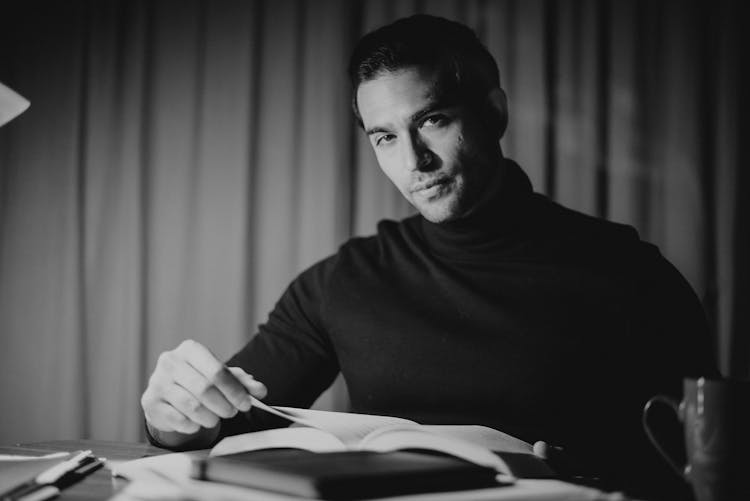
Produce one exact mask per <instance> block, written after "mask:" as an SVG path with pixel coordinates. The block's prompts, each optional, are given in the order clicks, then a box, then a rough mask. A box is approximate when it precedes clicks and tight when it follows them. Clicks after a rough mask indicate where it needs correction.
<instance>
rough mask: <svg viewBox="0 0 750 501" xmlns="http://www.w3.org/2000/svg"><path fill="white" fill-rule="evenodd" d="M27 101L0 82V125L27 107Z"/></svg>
mask: <svg viewBox="0 0 750 501" xmlns="http://www.w3.org/2000/svg"><path fill="white" fill-rule="evenodd" d="M29 104H31V103H29V101H28V100H26V99H24V98H23V97H22V96H21V95H19V94H18V93H16V92H15V91H13V90H12V89H9V88H8V87H6V86H5V85H3V84H2V83H0V125H3V124H5V123H7V122H10V121H11V120H12V119H14V118H15V117H17V116H18V115H20V114H21V113H23V112H24V110H26V108H28V107H29Z"/></svg>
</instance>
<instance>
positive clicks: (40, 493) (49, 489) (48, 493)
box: [16, 485, 60, 501]
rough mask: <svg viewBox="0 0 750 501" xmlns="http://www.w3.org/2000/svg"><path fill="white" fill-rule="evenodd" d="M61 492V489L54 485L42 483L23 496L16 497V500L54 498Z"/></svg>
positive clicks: (30, 500)
mask: <svg viewBox="0 0 750 501" xmlns="http://www.w3.org/2000/svg"><path fill="white" fill-rule="evenodd" d="M59 494H60V489H58V488H57V487H55V486H54V485H42V486H40V487H39V488H38V489H35V490H33V491H31V492H27V493H26V494H24V495H23V496H20V497H18V498H16V501H45V500H47V499H52V498H53V497H55V496H58V495H59Z"/></svg>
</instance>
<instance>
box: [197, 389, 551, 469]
mask: <svg viewBox="0 0 750 501" xmlns="http://www.w3.org/2000/svg"><path fill="white" fill-rule="evenodd" d="M254 405H255V406H256V407H257V408H258V409H261V410H264V411H266V412H269V413H271V414H274V415H276V416H279V417H282V418H284V419H287V420H289V421H291V422H292V423H293V425H292V427H291V428H281V429H273V430H265V431H258V432H253V433H245V434H242V435H235V436H231V437H227V438H225V439H223V440H222V441H221V442H219V443H218V444H217V445H216V446H215V447H214V448H213V449H212V450H211V452H210V455H211V456H224V455H228V454H236V453H239V452H249V451H256V450H264V449H275V448H276V449H286V448H289V449H304V450H308V451H311V452H342V451H374V452H392V451H400V450H427V451H435V452H439V453H444V454H448V455H451V456H454V457H457V458H460V459H463V460H466V461H469V462H471V463H474V464H476V465H480V466H484V467H489V468H492V469H494V470H495V471H496V472H497V473H498V474H500V475H501V476H503V477H505V478H506V479H513V478H514V477H526V478H551V477H554V476H555V474H554V472H553V471H552V470H551V469H550V468H549V467H548V466H547V465H546V464H545V463H544V462H543V461H542V460H541V459H538V458H537V457H536V456H534V455H533V452H532V446H531V444H529V443H527V442H525V441H523V440H520V439H518V438H516V437H513V436H511V435H508V434H506V433H503V432H500V431H498V430H495V429H492V428H488V427H486V426H479V425H420V424H418V423H415V422H414V421H410V420H408V419H402V418H397V417H389V416H375V415H370V414H353V413H346V412H328V411H316V410H309V409H297V408H293V407H274V406H269V405H266V404H264V403H263V402H261V401H259V400H254Z"/></svg>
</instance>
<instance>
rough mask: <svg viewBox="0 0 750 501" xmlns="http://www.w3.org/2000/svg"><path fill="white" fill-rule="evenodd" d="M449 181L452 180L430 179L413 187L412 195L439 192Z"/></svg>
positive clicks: (444, 178) (442, 178)
mask: <svg viewBox="0 0 750 501" xmlns="http://www.w3.org/2000/svg"><path fill="white" fill-rule="evenodd" d="M448 181H450V178H447V177H440V178H435V179H430V180H427V181H422V182H420V183H417V184H415V185H414V186H412V188H411V192H412V193H427V192H431V191H438V190H439V189H440V187H441V186H443V185H445V184H447V183H448Z"/></svg>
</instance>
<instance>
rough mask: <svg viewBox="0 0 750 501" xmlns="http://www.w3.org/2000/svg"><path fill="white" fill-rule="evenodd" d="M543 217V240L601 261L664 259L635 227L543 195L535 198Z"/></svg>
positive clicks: (656, 248)
mask: <svg viewBox="0 0 750 501" xmlns="http://www.w3.org/2000/svg"><path fill="white" fill-rule="evenodd" d="M534 197H535V205H536V206H537V213H538V214H540V215H541V217H540V221H539V222H540V226H541V232H540V233H541V234H542V238H543V239H545V240H548V241H549V242H550V243H551V244H553V245H555V246H561V247H563V248H569V249H571V251H574V252H583V253H584V254H586V255H590V256H596V257H599V258H601V259H608V258H609V259H611V258H614V257H623V258H624V259H625V260H626V261H633V260H637V261H641V260H643V259H646V260H653V259H661V258H662V256H661V253H660V252H659V249H658V247H657V246H656V245H654V244H651V243H649V242H647V241H644V240H642V239H641V237H640V235H639V233H638V231H637V230H636V229H635V228H634V227H633V226H631V225H628V224H623V223H618V222H614V221H610V220H608V219H604V218H601V217H597V216H592V215H589V214H585V213H583V212H579V211H577V210H574V209H570V208H568V207H565V206H563V205H561V204H559V203H557V202H554V201H552V200H550V199H548V198H546V197H544V196H542V195H534Z"/></svg>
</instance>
